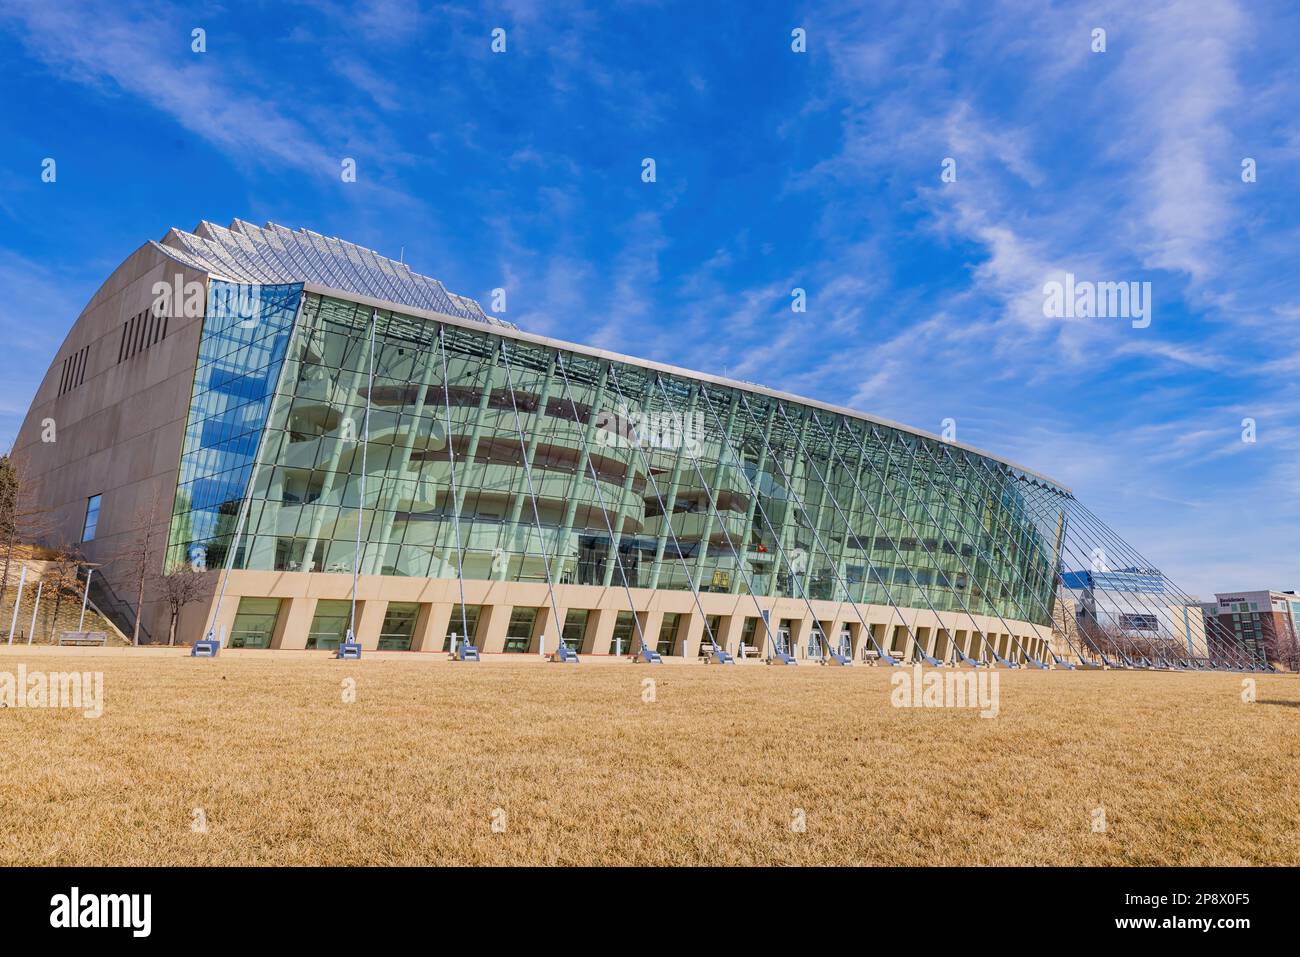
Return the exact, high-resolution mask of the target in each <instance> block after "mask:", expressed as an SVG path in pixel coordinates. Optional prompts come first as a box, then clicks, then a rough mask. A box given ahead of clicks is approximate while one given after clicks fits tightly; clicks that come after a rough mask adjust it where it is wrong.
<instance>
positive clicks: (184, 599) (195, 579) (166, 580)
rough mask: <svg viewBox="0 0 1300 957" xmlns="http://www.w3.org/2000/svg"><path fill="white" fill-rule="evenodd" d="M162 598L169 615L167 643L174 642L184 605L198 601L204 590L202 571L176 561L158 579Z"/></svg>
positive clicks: (171, 643)
mask: <svg viewBox="0 0 1300 957" xmlns="http://www.w3.org/2000/svg"><path fill="white" fill-rule="evenodd" d="M158 582H159V591H160V592H161V593H162V599H163V601H164V602H166V603H167V608H168V610H169V612H170V613H171V614H170V617H169V619H168V622H167V644H169V645H174V644H176V626H177V624H178V623H179V622H180V619H181V612H182V611H184V610H185V606H186V605H189V604H191V603H193V602H196V601H198V600H199V599H200V598H202V597H203V594H204V592H205V591H206V587H207V586H206V583H205V582H204V575H203V573H202V572H199V571H195V570H194V568H193V566H191V565H190V564H189V563H187V562H176V563H175V564H173V565H172V566H171V568H170V569H169V570H168V571H167V572H165V573H164V574H163V575H161V576H160V577H159V579H158Z"/></svg>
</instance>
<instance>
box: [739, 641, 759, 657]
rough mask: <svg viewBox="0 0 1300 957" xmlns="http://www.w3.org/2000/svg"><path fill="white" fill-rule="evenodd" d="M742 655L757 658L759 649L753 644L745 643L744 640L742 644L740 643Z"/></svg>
mask: <svg viewBox="0 0 1300 957" xmlns="http://www.w3.org/2000/svg"><path fill="white" fill-rule="evenodd" d="M740 657H742V658H757V657H759V651H758V649H757V648H756V647H754V646H753V645H747V644H745V643H744V642H741V645H740Z"/></svg>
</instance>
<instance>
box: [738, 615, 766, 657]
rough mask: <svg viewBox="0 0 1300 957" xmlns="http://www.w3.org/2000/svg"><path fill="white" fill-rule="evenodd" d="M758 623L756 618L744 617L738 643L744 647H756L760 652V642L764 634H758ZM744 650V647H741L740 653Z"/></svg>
mask: <svg viewBox="0 0 1300 957" xmlns="http://www.w3.org/2000/svg"><path fill="white" fill-rule="evenodd" d="M758 625H759V619H758V618H746V619H745V624H744V626H743V627H742V628H741V629H740V643H741V644H742V645H744V646H745V648H755V649H757V650H758V652H759V653H760V654H761V653H762V651H763V649H762V646H761V644H760V643H761V642H762V641H763V639H764V637H766V635H765V634H764V635H760V634H759V631H758ZM744 650H745V649H744V648H742V649H741V653H742V654H744Z"/></svg>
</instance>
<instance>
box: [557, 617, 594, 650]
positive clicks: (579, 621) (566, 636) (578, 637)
mask: <svg viewBox="0 0 1300 957" xmlns="http://www.w3.org/2000/svg"><path fill="white" fill-rule="evenodd" d="M590 617H591V612H590V611H588V610H587V609H585V608H570V609H569V611H568V612H567V613H566V614H565V616H564V631H563V632H562V633H561V635H560V640H561V641H563V642H564V647H566V648H568V649H569V650H570V651H572V652H574V653H575V654H576V653H577V652H578V651H579V650H580V649H581V648H582V636H583V635H585V634H586V633H587V619H588V618H590Z"/></svg>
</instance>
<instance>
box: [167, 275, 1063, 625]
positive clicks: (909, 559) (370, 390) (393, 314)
mask: <svg viewBox="0 0 1300 957" xmlns="http://www.w3.org/2000/svg"><path fill="white" fill-rule="evenodd" d="M209 287H210V288H209V297H208V298H209V308H208V317H207V320H206V322H205V325H204V329H203V335H202V339H201V345H200V350H199V360H198V364H197V367H196V372H195V384H194V391H193V397H192V400H191V403H190V410H189V420H188V423H187V428H186V434H185V443H184V452H183V456H182V467H181V477H180V482H179V486H178V490H177V496H176V500H175V510H174V515H173V518H172V523H171V535H170V539H169V543H170V552H171V555H170V557H171V558H172V559H187V560H194V559H195V557H196V556H198V557H199V558H201V559H202V560H203V561H205V562H206V563H207V564H208V566H209V567H219V566H223V565H225V564H227V562H228V561H229V564H230V565H231V567H232V568H234V569H241V570H242V569H247V570H263V571H285V572H309V573H310V572H316V573H336V574H337V573H347V574H351V573H352V570H353V567H354V562H355V563H356V565H357V568H358V571H359V573H360V574H361V575H381V576H399V577H417V578H450V579H454V578H457V577H458V576H460V575H463V576H464V577H465V578H466V579H481V580H494V581H507V582H533V583H547V584H554V585H559V584H576V585H599V586H605V587H615V588H630V589H658V590H690V591H694V592H697V593H711V592H721V593H729V594H732V595H746V594H753V595H755V596H760V597H785V598H795V599H805V600H821V601H833V602H853V603H865V604H876V605H892V606H898V607H912V608H918V609H927V610H930V611H935V612H956V613H961V614H974V615H986V616H997V617H1000V618H1004V619H1015V620H1018V621H1028V622H1035V623H1038V624H1040V625H1047V624H1049V623H1050V622H1051V618H1052V604H1053V600H1054V594H1055V580H1056V573H1057V568H1058V565H1059V563H1060V561H1061V554H1060V544H1061V543H1060V538H1061V534H1062V529H1063V526H1064V523H1065V511H1064V502H1065V499H1066V498H1067V497H1068V492H1067V491H1066V490H1063V489H1061V488H1060V487H1058V486H1056V485H1055V484H1054V483H1052V482H1050V481H1049V480H1047V479H1045V478H1043V477H1041V476H1037V475H1035V474H1033V473H1030V472H1027V471H1024V470H1021V469H1018V468H1016V467H1013V466H1010V465H1008V464H1006V463H1004V462H1002V461H1000V460H998V459H995V458H992V457H988V456H984V455H980V454H977V453H975V452H973V451H971V450H969V449H967V448H965V447H962V446H958V445H955V444H952V443H947V442H943V441H940V440H938V439H932V438H929V437H926V436H922V435H919V434H916V433H913V432H910V431H907V430H904V429H901V428H896V427H893V426H890V425H887V424H884V423H880V422H877V421H875V420H872V419H869V418H866V417H862V416H856V415H853V414H849V413H847V412H842V411H836V410H832V409H829V408H827V407H825V406H821V405H819V404H815V403H811V402H808V401H803V400H797V399H794V398H793V397H783V396H780V395H778V394H774V393H771V392H769V391H767V390H764V389H760V388H757V387H755V388H753V389H750V388H746V387H744V386H743V385H741V384H738V383H728V382H723V381H720V380H715V379H711V378H709V377H704V376H699V377H695V376H691V375H689V374H686V373H681V372H677V371H664V370H662V369H659V368H655V367H651V366H649V365H647V364H641V363H638V362H635V361H633V360H626V359H621V358H618V357H611V356H606V355H605V354H602V353H596V352H592V351H587V350H581V349H579V348H578V347H572V348H566V347H564V346H562V345H559V344H551V343H549V342H546V341H545V340H539V339H537V337H529V336H524V335H521V334H516V333H513V332H512V331H507V330H506V329H505V328H494V327H491V326H488V325H486V324H480V327H474V326H472V325H471V324H469V323H463V322H462V323H454V324H453V323H450V322H449V323H440V322H437V321H431V320H430V319H427V318H422V317H418V316H414V315H405V314H403V313H401V312H399V311H392V310H388V309H376V308H374V307H372V306H370V305H364V304H362V303H360V302H356V301H350V300H347V299H343V298H335V297H332V296H327V295H320V294H317V293H314V292H308V291H305V290H304V288H303V286H302V285H300V284H299V285H294V284H283V285H271V286H264V285H240V284H237V283H230V282H223V281H219V280H215V279H214V280H213V281H212V282H211V283H210V284H209ZM372 322H373V325H374V328H373V330H372V328H371V326H372ZM372 331H373V341H374V349H373V353H372V351H371V346H370V343H371V338H372ZM366 436H368V441H365V438H366ZM363 452H364V454H363ZM363 460H364V472H363ZM363 476H364V481H363ZM363 486H364V491H363ZM245 498H247V503H246V504H245ZM244 512H246V515H242V516H241V513H244ZM241 517H242V518H243V522H244V524H243V526H242V534H239V535H238V536H237V532H239V531H240V530H241V528H240V525H239V522H240V519H241ZM358 523H359V524H360V527H359V528H358ZM358 533H359V534H358ZM358 539H359V540H360V552H358V544H357V543H358ZM232 546H233V547H234V548H235V551H234V553H233V554H231V552H230V549H231V548H232ZM318 617H319V615H318ZM629 618H630V615H629ZM385 627H387V624H386V625H385ZM394 627H396V626H394ZM530 627H531V622H528V623H525V622H522V621H521V622H518V623H513V627H512V629H511V631H512V632H513V631H518V632H520V633H521V634H522V635H523V638H524V639H525V640H526V639H527V630H528V629H529V628H530ZM579 627H580V626H579ZM629 627H630V626H629ZM664 627H665V628H668V627H669V625H668V623H667V622H665V625H664ZM337 631H338V627H337V623H336V622H335V621H334V619H333V618H330V620H329V621H322V622H321V623H320V627H319V628H316V627H313V629H312V637H313V638H315V639H316V641H317V644H318V645H320V646H321V647H324V646H326V645H329V644H330V643H332V642H333V643H336V641H335V639H336V638H337V636H336V635H335V634H334V633H335V632H337ZM318 632H319V634H318ZM331 636H333V637H331ZM516 637H517V636H516ZM655 637H656V636H651V638H650V640H651V641H652V642H653V641H654V640H655ZM659 637H660V640H661V641H663V640H664V638H663V636H662V635H661V636H659ZM322 642H323V643H325V644H321V643H322ZM394 642H396V643H399V644H400V637H396V638H393V639H392V640H391V641H390V644H391V643H394ZM628 644H629V645H630V641H629V642H628Z"/></svg>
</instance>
